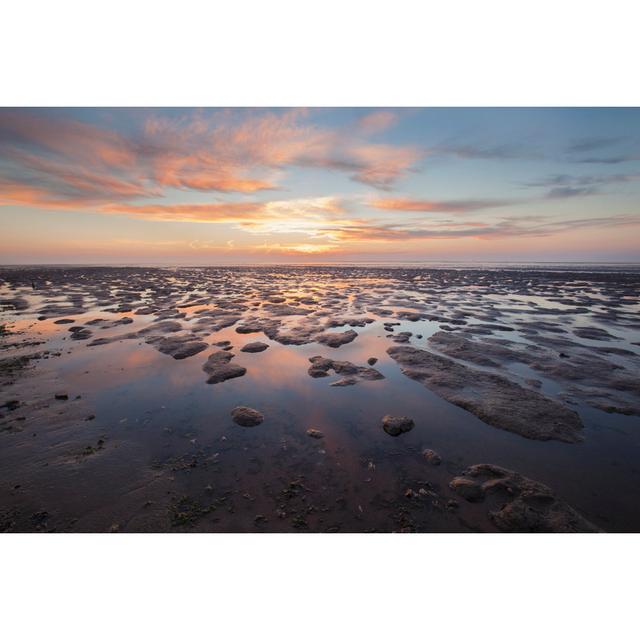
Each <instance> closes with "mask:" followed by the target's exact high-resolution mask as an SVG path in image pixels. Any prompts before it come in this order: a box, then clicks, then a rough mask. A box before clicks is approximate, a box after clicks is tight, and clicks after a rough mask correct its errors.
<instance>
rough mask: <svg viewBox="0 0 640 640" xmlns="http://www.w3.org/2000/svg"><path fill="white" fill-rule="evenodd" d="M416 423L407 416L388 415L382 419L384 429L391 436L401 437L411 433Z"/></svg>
mask: <svg viewBox="0 0 640 640" xmlns="http://www.w3.org/2000/svg"><path fill="white" fill-rule="evenodd" d="M414 426H415V423H414V422H413V420H412V419H411V418H408V417H407V416H389V415H386V416H384V417H383V418H382V428H383V429H384V430H385V431H386V432H387V433H388V434H389V435H390V436H394V437H395V436H399V435H400V434H401V433H407V431H411V429H413V427H414Z"/></svg>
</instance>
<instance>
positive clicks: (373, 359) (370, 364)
mask: <svg viewBox="0 0 640 640" xmlns="http://www.w3.org/2000/svg"><path fill="white" fill-rule="evenodd" d="M376 362H378V358H369V359H368V360H367V364H368V365H369V366H370V367H373V365H374V364H375V363H376Z"/></svg>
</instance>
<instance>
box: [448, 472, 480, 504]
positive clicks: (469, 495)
mask: <svg viewBox="0 0 640 640" xmlns="http://www.w3.org/2000/svg"><path fill="white" fill-rule="evenodd" d="M449 486H450V487H451V488H452V489H453V490H454V491H455V492H456V493H457V494H458V495H459V496H462V497H463V498H464V499H465V500H467V501H469V502H480V501H481V500H482V499H483V498H484V496H483V494H482V489H481V488H480V487H479V486H478V485H477V484H476V483H475V482H474V481H473V480H471V479H470V478H464V477H457V478H454V479H453V480H452V481H451V482H450V483H449Z"/></svg>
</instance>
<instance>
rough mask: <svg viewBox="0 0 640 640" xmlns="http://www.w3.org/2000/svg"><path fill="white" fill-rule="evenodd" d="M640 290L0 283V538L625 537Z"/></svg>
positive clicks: (71, 280) (415, 273)
mask: <svg viewBox="0 0 640 640" xmlns="http://www.w3.org/2000/svg"><path fill="white" fill-rule="evenodd" d="M639 285H640V273H638V272H634V271H628V270H627V271H621V270H613V271H612V270H601V271H594V270H593V269H592V270H589V269H586V270H581V271H579V270H574V271H571V270H563V271H553V270H535V271H534V270H530V269H524V268H523V269H512V270H480V269H476V270H473V269H466V270H445V269H406V268H397V269H383V268H379V269H377V268H355V267H354V268H350V267H342V268H338V267H333V268H332V267H325V268H321V267H314V268H311V267H309V268H303V267H299V268H293V267H290V268H287V267H263V268H201V269H196V268H184V269H151V268H112V269H110V268H75V269H63V268H33V269H3V270H0V309H1V310H2V319H1V320H0V325H1V327H2V328H1V331H2V335H1V336H0V385H1V386H0V394H1V395H0V440H1V443H2V446H1V447H0V530H3V531H327V532H334V531H343V532H346V531H598V530H613V531H625V530H626V531H640V513H638V510H637V504H638V501H639V500H640V483H638V481H637V478H638V474H639V472H640V462H639V461H640V456H639V455H638V454H639V453H640V382H639V380H640V378H639V376H638V372H639V368H640V367H639V364H638V361H639V355H640V346H639V345H640V316H639V311H640V301H639V293H638V292H639V291H640V287H639Z"/></svg>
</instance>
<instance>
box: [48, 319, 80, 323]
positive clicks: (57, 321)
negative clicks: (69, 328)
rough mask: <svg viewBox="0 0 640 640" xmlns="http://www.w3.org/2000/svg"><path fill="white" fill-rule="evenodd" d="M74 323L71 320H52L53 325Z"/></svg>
mask: <svg viewBox="0 0 640 640" xmlns="http://www.w3.org/2000/svg"><path fill="white" fill-rule="evenodd" d="M74 322H75V320H74V319H73V318H60V320H54V321H53V324H73V323H74Z"/></svg>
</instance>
